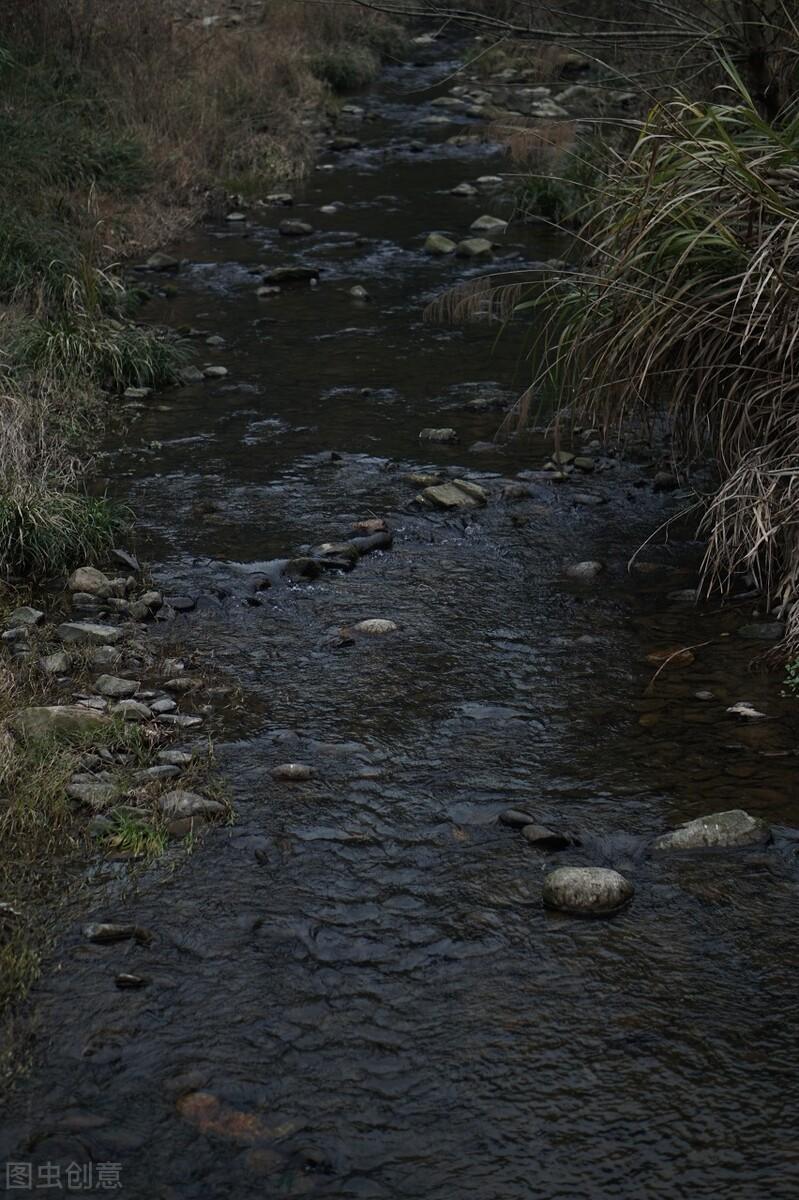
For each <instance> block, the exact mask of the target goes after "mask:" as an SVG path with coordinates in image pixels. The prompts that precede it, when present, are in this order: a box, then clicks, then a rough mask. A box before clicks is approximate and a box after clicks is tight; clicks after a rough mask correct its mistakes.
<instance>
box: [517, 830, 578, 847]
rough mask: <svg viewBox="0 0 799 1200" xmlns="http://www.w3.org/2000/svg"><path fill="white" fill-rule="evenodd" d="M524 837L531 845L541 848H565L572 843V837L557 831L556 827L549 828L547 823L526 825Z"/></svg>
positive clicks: (523, 831) (523, 832)
mask: <svg viewBox="0 0 799 1200" xmlns="http://www.w3.org/2000/svg"><path fill="white" fill-rule="evenodd" d="M522 837H523V838H524V840H525V841H526V842H529V843H530V845H531V846H536V847H538V848H540V849H541V850H565V849H566V847H567V846H570V845H571V838H569V837H567V836H566V834H565V833H556V832H555V830H554V829H547V827H546V825H525V826H524V828H523V829H522Z"/></svg>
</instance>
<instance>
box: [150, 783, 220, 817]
mask: <svg viewBox="0 0 799 1200" xmlns="http://www.w3.org/2000/svg"><path fill="white" fill-rule="evenodd" d="M158 807H159V808H160V810H161V812H162V813H163V814H164V815H165V816H167V817H211V816H216V815H218V814H219V813H222V812H224V811H225V806H224V804H220V802H219V801H218V800H209V799H208V797H207V796H201V795H199V793H197V792H184V791H181V790H179V789H178V790H176V791H174V792H167V793H166V794H165V795H164V796H160V797H159V798H158Z"/></svg>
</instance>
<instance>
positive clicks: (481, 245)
mask: <svg viewBox="0 0 799 1200" xmlns="http://www.w3.org/2000/svg"><path fill="white" fill-rule="evenodd" d="M455 253H456V254H457V256H458V258H493V256H494V248H493V246H492V245H491V243H490V242H489V241H487V240H486V239H485V238H479V237H478V238H466V239H465V240H464V241H462V242H459V243H458V245H457V246H456V247H455Z"/></svg>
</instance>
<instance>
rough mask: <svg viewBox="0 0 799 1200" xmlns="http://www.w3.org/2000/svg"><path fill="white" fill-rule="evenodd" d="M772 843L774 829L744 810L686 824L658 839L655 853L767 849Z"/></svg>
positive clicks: (734, 810) (731, 810)
mask: <svg viewBox="0 0 799 1200" xmlns="http://www.w3.org/2000/svg"><path fill="white" fill-rule="evenodd" d="M770 840H771V829H770V828H769V826H768V825H767V824H766V822H765V821H762V820H761V819H760V818H759V817H753V816H751V815H750V814H749V813H748V812H745V811H744V810H743V809H740V808H733V809H729V810H727V811H726V812H717V813H710V814H709V816H706V817H697V818H696V819H695V820H693V821H686V823H685V824H684V825H680V826H679V827H678V828H677V829H674V830H672V832H671V833H664V834H663V835H662V837H659V838H657V839H656V840H655V842H654V849H655V850H702V849H707V848H714V847H715V848H721V849H727V848H730V847H734V846H765V845H766V844H767V843H768V842H769V841H770Z"/></svg>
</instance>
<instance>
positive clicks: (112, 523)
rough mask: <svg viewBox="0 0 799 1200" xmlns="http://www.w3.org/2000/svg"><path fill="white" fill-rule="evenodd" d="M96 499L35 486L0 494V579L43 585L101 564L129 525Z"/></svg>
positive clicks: (106, 503) (117, 510) (116, 509)
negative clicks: (21, 578) (22, 579)
mask: <svg viewBox="0 0 799 1200" xmlns="http://www.w3.org/2000/svg"><path fill="white" fill-rule="evenodd" d="M129 519H130V518H129V514H128V513H127V512H126V511H125V510H124V509H122V508H119V507H117V506H115V505H114V504H112V503H111V502H110V501H109V500H106V499H104V498H102V497H99V498H98V497H91V496H86V495H82V494H81V493H79V492H75V491H67V490H62V489H61V488H59V487H57V486H54V487H47V486H45V485H41V484H40V485H38V486H34V487H29V488H25V487H21V486H19V487H17V488H15V489H14V490H13V491H9V492H4V493H2V494H0V573H2V574H3V575H4V576H5V577H19V576H32V577H34V578H38V579H48V578H52V577H55V576H59V575H65V574H68V573H69V572H70V571H72V570H73V569H74V568H75V567H78V566H80V565H81V564H82V563H86V562H95V561H98V560H102V559H103V558H104V557H105V556H106V555H107V553H108V551H109V550H110V549H111V547H112V546H113V545H114V544H115V542H116V541H117V540H118V538H119V535H120V533H122V532H123V530H125V529H126V528H127V526H128V524H129Z"/></svg>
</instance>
